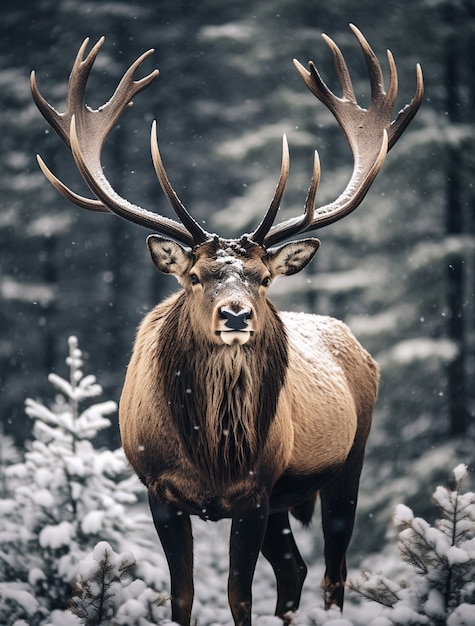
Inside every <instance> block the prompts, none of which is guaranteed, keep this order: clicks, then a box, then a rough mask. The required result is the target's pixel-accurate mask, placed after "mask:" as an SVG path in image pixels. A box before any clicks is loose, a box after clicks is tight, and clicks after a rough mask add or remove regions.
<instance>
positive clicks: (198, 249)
mask: <svg viewBox="0 0 475 626" xmlns="http://www.w3.org/2000/svg"><path fill="white" fill-rule="evenodd" d="M351 29H352V30H353V32H354V34H355V36H356V38H357V40H358V42H359V44H360V46H361V48H362V51H363V54H364V56H365V59H366V63H367V66H368V70H369V78H370V82H371V104H370V106H369V108H368V109H363V108H361V107H360V106H359V105H358V103H357V101H356V97H355V94H354V90H353V87H352V83H351V79H350V76H349V73H348V69H347V66H346V64H345V60H344V58H343V55H342V53H341V51H340V50H339V48H338V47H337V46H336V44H335V43H334V42H333V41H332V40H331V39H330V38H329V37H327V36H326V35H323V38H324V40H325V41H326V43H327V44H328V46H329V48H330V50H331V52H332V55H333V58H334V64H335V68H336V72H337V75H338V77H339V81H340V84H341V87H342V97H338V96H336V95H335V94H333V93H332V92H331V91H330V90H329V88H328V87H327V86H326V84H325V83H324V82H323V80H322V78H321V77H320V74H319V73H318V71H317V69H316V67H315V65H314V64H313V62H310V63H309V70H307V69H305V68H304V67H303V66H302V65H301V64H300V63H299V62H298V61H294V63H295V65H296V68H297V70H298V72H299V73H300V75H301V76H302V78H303V80H304V82H305V84H306V85H307V87H308V88H309V89H310V91H311V92H312V93H313V94H314V95H315V96H316V97H317V98H318V99H319V100H320V101H321V102H322V103H323V104H325V105H326V106H327V107H328V108H329V109H330V111H331V112H332V113H333V115H334V116H335V118H336V119H337V121H338V122H339V124H340V126H341V128H342V130H343V131H344V133H345V135H346V137H347V139H348V142H349V145H350V148H351V150H352V153H353V157H354V168H353V174H352V176H351V179H350V181H349V183H348V185H347V187H346V189H345V190H344V191H343V192H342V193H341V195H340V196H339V197H338V198H337V199H336V200H335V201H333V202H331V203H330V204H327V205H325V206H322V207H320V208H318V209H315V197H316V192H317V187H318V183H319V178H320V168H319V159H318V154H317V153H316V152H315V160H314V168H313V176H312V180H311V183H310V187H309V190H308V195H307V200H306V202H305V207H304V212H303V214H301V215H299V216H297V217H294V218H291V219H288V220H286V221H284V222H281V223H277V224H274V220H275V217H276V214H277V211H278V209H279V206H280V203H281V200H282V196H283V193H284V188H285V184H286V181H287V177H288V172H289V153H288V147H287V140H286V138H285V136H284V141H283V153H282V166H281V173H280V178H279V181H278V184H277V188H276V190H275V193H274V197H273V200H272V202H271V204H270V207H269V209H268V211H267V213H266V215H265V217H264V218H263V220H262V222H261V223H260V225H259V226H258V227H257V228H256V230H254V232H252V233H250V234H247V235H243V236H242V237H240V238H238V239H223V238H221V237H218V236H216V235H214V234H212V233H209V232H207V231H206V230H204V229H203V228H202V227H201V225H200V224H198V222H197V221H196V220H195V219H194V218H193V217H192V216H191V215H190V213H188V211H187V210H186V208H185V207H184V206H183V204H182V203H181V201H180V200H179V198H178V196H177V194H176V193H175V191H174V190H173V187H172V185H171V183H170V181H169V179H168V177H167V174H166V172H165V169H164V166H163V162H162V159H161V156H160V152H159V148H158V142H157V134H156V124H155V122H154V123H153V125H152V133H151V150H152V159H153V164H154V167H155V171H156V174H157V177H158V180H159V182H160V185H161V187H162V189H163V191H164V193H165V195H166V196H167V198H168V200H169V201H170V203H171V206H172V207H173V209H174V211H175V213H176V215H177V217H178V219H179V220H180V221H179V222H177V221H175V220H172V219H169V218H166V217H163V216H160V215H157V214H156V213H153V212H150V211H148V210H146V209H143V208H141V207H138V206H135V205H133V204H131V203H130V202H128V201H127V200H126V199H124V198H122V197H121V196H119V195H118V194H117V193H116V192H115V191H114V189H113V188H112V187H111V185H110V184H109V182H108V181H107V179H106V178H105V176H104V173H103V170H102V166H101V151H102V146H103V144H104V141H105V139H106V138H107V135H108V134H109V132H110V130H111V129H112V127H113V126H114V124H115V123H116V121H117V119H118V118H119V116H120V114H121V113H122V112H123V110H124V109H125V108H126V107H127V105H128V104H129V103H130V102H131V100H132V98H133V97H134V96H135V95H136V94H137V93H138V92H140V91H141V90H142V89H144V88H145V87H147V86H148V85H149V84H150V83H151V82H152V81H153V80H154V79H155V78H156V77H157V75H158V70H154V71H153V72H151V73H150V74H149V75H147V76H145V77H144V78H142V79H140V80H134V78H133V76H134V74H135V72H136V70H137V68H138V67H139V66H140V64H141V63H142V62H143V61H144V59H145V58H147V57H148V56H149V55H150V54H151V53H152V52H153V50H149V51H148V52H145V53H144V54H142V55H141V56H140V57H139V58H138V59H137V60H136V61H135V62H134V63H133V64H132V65H131V67H130V68H129V69H128V70H127V72H126V73H125V75H124V76H123V78H122V80H121V81H120V83H119V85H118V87H117V89H116V91H115V93H114V94H113V96H112V98H111V99H110V100H109V102H107V103H106V104H105V105H104V106H102V107H100V109H98V110H92V109H90V108H89V107H88V106H87V105H86V104H85V101H84V92H85V87H86V82H87V78H88V75H89V72H90V70H91V68H92V65H93V63H94V60H95V58H96V56H97V54H98V52H99V50H100V48H101V46H102V44H103V42H104V38H101V39H100V41H98V43H97V44H96V45H95V46H94V47H93V48H92V50H91V52H90V53H89V54H88V56H87V57H86V58H84V53H85V50H86V47H87V45H88V39H86V40H85V41H84V42H83V44H82V46H81V48H80V50H79V52H78V55H77V58H76V61H75V63H74V66H73V69H72V72H71V75H70V79H69V89H68V96H67V105H66V111H65V112H64V113H58V112H57V111H55V109H53V107H51V106H50V105H49V104H48V103H47V102H46V100H45V99H44V98H43V97H42V96H41V94H40V93H39V91H38V88H37V85H36V80H35V74H34V72H32V75H31V88H32V92H33V97H34V100H35V102H36V104H37V106H38V108H39V109H40V111H41V113H42V114H43V115H44V117H45V118H46V119H47V121H48V122H49V123H50V124H51V125H52V126H53V128H54V129H55V130H56V132H57V133H58V134H59V136H60V137H61V138H62V139H63V141H64V142H65V143H66V144H67V145H68V147H69V148H70V149H71V152H72V154H73V157H74V160H75V162H76V165H77V167H78V169H79V171H80V173H81V175H82V176H83V178H84V180H85V181H86V183H87V185H88V186H89V188H90V189H91V191H92V193H93V194H94V195H95V199H89V198H85V197H83V196H79V195H78V194H76V193H75V192H73V191H71V190H70V189H69V188H68V187H66V186H65V185H64V184H63V183H62V182H61V181H59V180H58V179H57V178H56V177H55V176H54V174H52V172H51V171H50V170H49V169H48V168H47V166H46V165H45V163H44V162H43V161H42V159H41V157H39V156H38V162H39V165H40V167H41V169H42V171H43V172H44V174H45V175H46V177H47V178H48V179H49V180H50V182H51V183H52V184H53V185H54V186H55V187H56V188H57V189H58V191H59V192H60V193H62V194H63V196H65V197H66V198H67V199H68V200H69V201H71V202H73V203H74V204H76V205H78V206H80V207H82V208H84V209H88V210H93V211H100V212H106V213H113V214H116V215H119V216H120V217H123V218H125V219H127V220H129V221H131V222H135V223H137V224H140V225H141V226H145V227H147V228H149V229H151V230H153V231H156V232H158V233H160V234H161V236H159V235H151V236H149V238H148V246H149V249H150V252H151V255H152V259H153V262H154V263H155V265H156V267H157V268H158V269H159V270H161V271H162V272H165V273H167V274H173V275H174V276H175V277H176V278H177V279H178V281H179V282H180V283H181V285H182V286H183V288H184V289H185V292H186V293H187V294H188V295H189V297H190V298H192V300H193V303H192V309H193V308H194V309H195V311H196V320H197V327H199V328H200V330H199V331H198V332H202V335H203V338H207V340H208V341H212V342H214V343H222V344H223V343H224V344H235V343H237V344H245V343H247V342H248V341H252V340H253V339H254V337H255V336H256V335H257V334H258V333H259V331H260V321H259V320H260V310H261V308H262V306H263V305H264V303H265V302H266V295H265V294H266V290H267V288H268V287H269V285H270V284H271V282H272V281H273V280H274V279H275V278H276V277H278V276H280V275H290V274H294V273H296V272H299V271H300V270H301V269H303V268H304V267H305V266H306V265H307V263H308V262H309V261H310V260H311V259H312V258H313V256H314V254H315V252H316V251H317V249H318V247H319V241H318V240H317V239H313V238H310V239H300V240H297V241H293V242H290V243H287V244H283V245H280V246H279V245H278V246H276V244H279V243H281V242H283V241H284V240H286V239H290V238H292V237H296V236H298V235H301V234H303V233H306V232H309V231H313V230H316V229H319V228H322V227H323V226H326V225H328V224H331V223H333V222H336V221H337V220H339V219H341V218H343V217H344V216H346V215H348V214H349V213H351V212H352V211H353V210H354V209H355V208H356V207H357V206H358V205H359V204H360V203H361V201H362V200H363V198H364V196H365V195H366V193H367V191H368V190H369V188H370V186H371V184H372V182H373V180H374V179H375V177H376V175H377V173H378V172H379V170H380V169H381V167H382V165H383V163H384V160H385V158H386V154H387V152H388V150H389V149H390V148H391V147H392V146H393V145H394V143H395V142H396V141H397V139H398V138H399V137H400V135H401V134H402V132H403V131H404V129H405V128H406V126H407V125H408V124H409V122H410V121H411V120H412V118H413V117H414V115H415V114H416V112H417V110H418V108H419V106H420V103H421V100H422V95H423V86H422V72H421V69H420V67H419V66H417V88H416V94H415V96H414V98H413V99H412V101H411V102H410V104H408V105H407V106H406V107H405V108H404V109H403V110H402V111H400V112H399V114H398V115H397V117H396V119H395V120H394V121H391V118H392V110H393V106H394V103H395V99H396V95H397V73H396V67H395V64H394V60H393V57H392V55H391V53H390V52H389V51H388V62H389V71H390V81H389V87H388V90H387V92H386V91H385V89H384V80H383V75H382V71H381V67H380V65H379V62H378V60H377V58H376V56H375V54H374V52H373V51H372V49H371V48H370V46H369V45H368V43H367V41H366V40H365V38H364V37H363V35H362V34H361V33H360V31H359V30H358V29H357V28H356V27H354V26H352V25H351ZM204 312H205V313H206V314H205V315H203V313H204Z"/></svg>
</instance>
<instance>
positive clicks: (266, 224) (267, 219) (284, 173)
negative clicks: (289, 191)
mask: <svg viewBox="0 0 475 626" xmlns="http://www.w3.org/2000/svg"><path fill="white" fill-rule="evenodd" d="M289 169H290V157H289V144H288V142H287V135H285V134H284V136H283V137H282V165H281V168H280V176H279V181H278V183H277V187H276V188H275V192H274V197H273V198H272V202H271V204H270V206H269V208H268V210H267V213H266V214H265V216H264V219H263V220H262V222H261V223H260V224H259V226H258V227H257V228H256V230H255V231H254V232H253V233H251V234H250V235H249V238H250V239H252V241H255V242H256V243H258V244H259V245H262V244H263V242H264V239H265V236H266V235H267V233H268V232H269V229H270V228H271V226H272V224H273V223H274V220H275V216H276V215H277V212H278V210H279V208H280V204H281V202H282V197H283V195H284V190H285V185H286V183H287V179H288V177H289Z"/></svg>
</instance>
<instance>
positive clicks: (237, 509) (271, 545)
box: [32, 27, 422, 626]
mask: <svg viewBox="0 0 475 626" xmlns="http://www.w3.org/2000/svg"><path fill="white" fill-rule="evenodd" d="M352 29H353V31H354V33H355V35H356V37H357V39H358V41H359V43H360V45H361V48H362V50H363V53H364V55H365V58H366V61H367V65H368V69H369V76H370V81H371V89H372V99H371V104H370V106H369V108H368V110H365V109H362V108H360V107H359V106H358V104H357V102H356V99H355V95H354V92H353V88H352V85H351V79H350V77H349V74H348V70H347V68H346V65H345V61H344V59H343V56H342V54H341V52H340V50H339V49H338V47H337V46H336V45H335V44H334V42H333V41H332V40H331V39H329V38H328V37H326V36H324V38H325V41H326V42H327V44H328V45H329V47H330V49H331V52H332V54H333V57H334V60H335V68H336V71H337V74H338V77H339V80H340V83H341V86H342V91H343V95H342V98H339V97H337V96H335V95H334V94H333V93H332V92H331V91H330V90H329V89H328V88H327V86H326V85H325V83H324V82H323V81H322V79H321V77H320V75H319V74H318V71H317V70H316V68H315V66H314V65H313V63H311V62H310V63H309V70H310V71H307V70H306V69H305V68H304V67H303V66H301V65H300V64H299V63H298V62H296V66H297V69H298V71H299V72H300V74H301V76H302V78H303V80H304V81H305V83H306V84H307V86H308V88H309V89H310V90H311V91H312V92H313V93H314V95H315V96H316V97H317V98H318V99H319V100H321V101H322V102H323V103H324V104H325V105H326V106H327V107H328V108H329V109H330V110H331V111H332V113H333V114H334V115H335V117H336V118H337V120H338V122H339V124H340V126H341V127H342V129H343V131H344V132H345V134H346V136H347V139H348V141H349V144H350V147H351V149H352V152H353V155H354V161H355V165H354V171H353V175H352V177H351V180H350V182H349V183H348V185H347V188H346V189H345V190H344V191H343V193H342V194H341V195H340V196H339V197H338V198H337V199H336V200H335V201H334V202H332V203H331V204H328V205H326V206H323V207H320V208H318V209H315V195H316V190H317V186H318V181H319V165H318V158H317V156H315V164H314V172H313V177H312V181H311V183H310V188H309V192H308V197H307V201H306V204H305V210H304V213H303V214H302V215H300V216H298V217H295V218H292V219H289V220H287V221H285V222H281V223H277V224H275V225H274V224H273V222H274V219H275V216H276V213H277V211H278V209H279V205H280V202H281V198H282V195H283V191H284V187H285V183H286V180H287V175H288V166H289V158H288V150H287V143H286V140H285V138H284V148H283V158H282V169H281V174H280V179H279V182H278V185H277V188H276V191H275V195H274V198H273V200H272V203H271V205H270V208H269V210H268V211H267V213H266V215H265V217H264V219H263V221H262V222H261V224H260V225H259V226H258V227H257V228H256V230H255V231H254V232H252V233H250V234H247V235H243V236H241V237H239V238H236V239H224V238H221V237H219V236H217V235H213V234H211V233H208V232H207V231H205V230H204V229H203V228H202V227H201V226H200V225H199V224H198V223H197V222H196V221H195V220H194V219H193V217H191V215H190V214H189V213H188V211H187V210H186V209H185V207H184V206H183V205H182V204H181V202H180V200H179V199H178V197H177V195H176V193H175V192H174V190H173V188H172V186H171V184H170V182H169V180H168V177H167V175H166V173H165V170H164V167H163V164H162V160H161V157H160V153H159V150H158V144H157V140H156V131H155V124H154V125H153V128H152V139H151V143H152V158H153V162H154V166H155V170H156V173H157V176H158V179H159V182H160V184H161V186H162V188H163V190H164V192H165V194H166V196H167V197H168V199H169V201H170V203H171V205H172V207H173V208H174V210H175V212H176V214H177V216H178V218H179V220H180V222H178V221H175V220H171V219H168V218H165V217H162V216H160V215H157V214H156V213H152V212H150V211H147V210H145V209H143V208H141V207H137V206H135V205H132V204H131V203H129V202H128V201H127V200H125V199H124V198H122V197H120V196H119V195H118V194H117V193H116V192H115V191H114V190H113V189H112V187H111V186H110V185H109V183H108V182H107V180H106V179H105V178H104V175H103V172H102V167H101V158H100V155H101V150H102V145H103V143H104V140H105V138H106V137H107V135H108V133H109V131H110V129H111V128H112V127H113V125H114V124H115V122H116V120H117V119H118V117H119V115H120V114H121V112H122V111H123V109H124V108H125V107H126V106H127V105H128V104H129V102H130V101H131V99H132V98H133V96H134V95H135V94H136V93H138V92H139V91H140V90H141V89H143V88H144V87H146V86H147V85H148V84H150V83H151V82H152V80H153V79H154V78H155V77H156V75H157V74H158V72H157V71H154V72H152V73H151V74H149V75H148V76H146V77H144V78H142V79H140V80H138V81H135V80H133V75H134V73H135V71H136V69H137V68H138V66H139V65H140V64H141V63H142V61H143V60H144V58H145V57H146V56H148V54H150V52H152V51H149V52H147V53H145V54H144V55H142V56H141V57H140V58H139V59H137V61H136V62H135V63H134V64H133V65H132V66H131V67H130V68H129V70H128V71H127V72H126V74H125V75H124V78H123V79H122V81H121V82H120V84H119V86H118V88H117V90H116V92H115V94H114V95H113V97H112V98H111V100H110V101H109V102H108V103H107V104H106V105H104V107H101V109H99V110H98V111H93V110H91V109H90V108H89V107H87V106H86V105H85V103H84V90H85V85H86V81H87V77H88V75H89V72H90V69H91V67H92V65H93V62H94V59H95V58H96V56H97V54H98V52H99V49H100V47H101V45H102V42H103V40H100V41H99V42H98V43H97V44H96V46H95V47H94V48H93V49H92V51H91V52H90V53H89V55H88V56H87V57H86V58H85V59H84V52H85V49H86V46H87V43H88V40H86V41H85V42H84V43H83V45H82V47H81V49H80V51H79V53H78V56H77V59H76V62H75V64H74V67H73V70H72V72H71V77H70V83H69V91H68V100H67V107H66V111H65V113H63V114H59V113H57V112H56V111H55V110H54V109H53V108H52V107H51V106H50V105H49V104H48V103H47V102H46V101H45V100H44V98H43V97H42V96H41V95H40V93H39V91H38V88H37V86H36V81H35V78H34V74H32V90H33V96H34V99H35V101H36V103H37V105H38V107H39V108H40V110H41V112H42V113H43V115H44V116H45V117H46V119H47V120H48V121H49V122H50V123H51V125H52V126H53V127H54V128H55V130H56V131H57V132H58V134H59V135H60V136H61V138H62V139H63V140H64V141H65V142H66V144H67V145H68V146H69V147H70V149H71V151H72V153H73V156H74V159H75V161H76V164H77V166H78V169H79V170H80V172H81V174H82V176H83V177H84V179H85V181H86V182H87V184H88V185H89V187H90V189H91V190H92V192H93V194H94V195H95V199H89V198H85V197H83V196H79V195H77V194H76V193H74V192H73V191H71V190H70V189H69V188H67V187H66V186H65V185H64V184H63V183H61V182H60V181H59V180H58V179H57V178H56V177H55V176H54V175H53V174H52V173H51V172H50V171H49V170H48V168H47V167H46V165H45V164H44V163H43V161H42V160H41V159H39V162H40V166H41V167H42V169H43V171H44V173H45V174H46V176H47V177H48V178H49V180H50V181H51V182H52V183H53V184H54V185H55V187H56V188H57V189H58V190H59V191H60V192H61V193H62V194H63V195H64V196H65V197H66V198H68V199H69V200H70V201H72V202H74V203H75V204H77V205H79V206H81V207H82V208H86V209H90V210H94V211H102V212H108V213H114V214H117V215H119V216H121V217H124V218H126V219H128V220H130V221H132V222H135V223H138V224H140V225H142V226H146V227H147V228H149V229H151V230H153V231H155V232H158V233H160V235H156V234H153V235H150V236H149V238H148V240H147V242H148V246H149V249H150V252H151V256H152V259H153V262H154V264H155V265H156V267H157V268H158V269H159V270H160V271H162V272H164V273H166V274H172V275H174V276H175V277H176V278H177V279H178V281H179V283H180V285H181V290H180V291H179V292H178V293H177V294H175V295H173V296H172V297H170V298H168V299H167V300H165V301H164V302H162V303H161V304H159V305H158V306H157V307H156V308H154V309H153V310H152V311H151V312H150V313H149V314H148V315H147V316H146V318H145V319H144V321H143V322H142V324H141V326H140V328H139V331H138V334H137V339H136V343H135V347H134V352H133V356H132V359H131V362H130V365H129V367H128V371H127V376H126V380H125V384H124V388H123V392H122V396H121V401H120V429H121V436H122V443H123V447H124V450H125V453H126V455H127V458H128V460H129V461H130V463H131V465H132V466H133V468H134V469H135V471H136V473H137V475H138V476H139V478H140V479H141V480H142V482H143V483H144V484H145V486H146V487H147V490H148V494H149V502H150V508H151V512H152V516H153V521H154V524H155V527H156V530H157V533H158V535H159V537H160V540H161V543H162V546H163V549H164V552H165V555H166V558H167V560H168V564H169V567H170V576H171V596H172V600H171V604H172V619H173V620H174V621H175V622H177V623H179V624H181V625H182V626H187V625H189V624H190V619H191V609H192V603H193V545H192V544H193V540H192V533H191V523H190V515H197V516H199V517H201V518H203V519H206V520H219V519H222V518H231V520H232V524H231V536H230V562H229V579H228V595H229V603H230V607H231V612H232V615H233V618H234V621H235V624H238V625H241V626H245V625H249V624H250V623H251V598H252V594H251V585H252V579H253V575H254V569H255V565H256V561H257V558H258V555H259V552H262V554H263V555H264V556H265V557H266V559H268V561H269V562H270V563H271V565H272V567H273V569H274V572H275V575H276V580H277V596H278V598H277V606H276V615H278V616H280V617H281V618H282V619H283V620H284V621H285V619H286V617H285V616H286V614H288V613H289V612H291V611H295V610H296V609H297V608H298V605H299V600H300V595H301V590H302V585H303V582H304V579H305V574H306V566H305V564H304V562H303V560H302V557H301V556H300V554H299V551H298V548H297V546H296V543H295V541H294V538H293V535H292V531H291V528H290V524H289V513H292V515H293V516H294V517H295V518H297V519H298V520H300V521H301V522H303V524H308V523H309V522H310V520H311V517H312V514H313V511H314V507H315V502H316V499H317V495H318V494H319V496H320V500H321V508H322V524H323V533H324V540H325V549H324V556H325V563H326V571H325V576H324V580H323V590H324V595H325V606H326V607H330V606H331V605H333V604H336V605H337V606H339V607H342V606H343V595H344V583H345V578H346V563H345V554H346V550H347V547H348V544H349V542H350V538H351V534H352V530H353V524H354V517H355V509H356V501H357V494H358V485H359V478H360V473H361V469H362V464H363V456H364V449H365V444H366V440H367V437H368V433H369V430H370V424H371V417H372V413H373V408H374V404H375V401H376V395H377V387H378V368H377V366H376V364H375V362H374V361H373V359H372V358H371V357H370V356H369V354H368V353H367V352H366V351H365V350H364V349H363V348H362V347H361V346H360V345H359V343H358V342H357V341H356V339H355V338H354V337H353V336H352V334H351V332H350V331H349V329H348V328H347V327H346V326H345V325H344V324H343V323H341V322H339V321H337V320H335V319H333V318H330V317H324V316H318V315H310V314H303V313H282V312H278V311H277V310H276V308H275V307H274V306H273V304H272V303H271V302H270V300H269V299H268V298H267V290H268V288H269V286H270V284H271V283H272V282H273V281H274V280H275V279H276V278H278V277H279V276H289V275H292V274H295V273H296V272H299V271H300V270H302V269H303V268H304V267H305V266H306V265H307V263H309V261H310V260H311V259H312V258H313V256H314V254H315V253H316V251H317V249H318V247H319V241H318V240H317V239H314V238H303V239H302V238H301V239H297V240H294V241H291V242H290V243H286V244H283V243H282V242H283V241H284V240H286V239H291V238H294V237H296V236H298V235H301V234H303V233H305V232H308V231H312V230H315V229H318V228H321V227H322V226H325V225H327V224H330V223H332V222H335V221H337V220H338V219H341V218H342V217H344V216H345V215H347V214H348V213H350V212H351V211H353V210H354V209H355V208H356V207H357V206H358V205H359V204H360V202H361V201H362V199H363V197H364V196H365V194H366V192H367V191H368V189H369V187H370V185H371V184H372V182H373V180H374V178H375V176H376V174H377V173H378V171H379V170H380V168H381V166H382V164H383V162H384V159H385V157H386V154H387V152H388V150H389V149H390V148H391V147H392V145H394V143H395V142H396V141H397V139H398V138H399V136H400V135H401V133H402V132H403V130H404V129H405V128H406V126H407V125H408V124H409V122H410V121H411V119H412V118H413V117H414V115H415V114H416V112H417V109H418V107H419V105H420V102H421V100H422V75H421V71H420V68H419V67H418V69H417V90H416V95H415V96H414V98H413V100H412V101H411V103H410V104H409V105H407V106H406V107H405V108H404V109H403V110H402V111H401V112H400V113H399V114H398V116H397V118H396V120H395V121H393V122H392V121H391V117H392V109H393V106H394V101H395V98H396V94H397V76H396V69H395V65H394V61H393V59H392V56H391V54H390V53H389V52H388V60H389V68H390V83H389V88H388V91H387V92H385V91H384V82H383V77H382V72H381V69H380V66H379V63H378V61H377V59H376V57H375V55H374V53H373V51H372V50H371V48H370V47H369V45H368V44H367V42H366V40H365V39H364V37H363V36H362V35H361V33H360V32H359V31H358V30H357V29H356V28H355V27H352ZM276 244H280V245H276Z"/></svg>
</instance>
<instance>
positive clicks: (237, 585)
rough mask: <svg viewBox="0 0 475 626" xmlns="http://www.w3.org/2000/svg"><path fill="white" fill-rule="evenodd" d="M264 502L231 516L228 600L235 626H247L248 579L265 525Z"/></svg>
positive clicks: (251, 572) (249, 599)
mask: <svg viewBox="0 0 475 626" xmlns="http://www.w3.org/2000/svg"><path fill="white" fill-rule="evenodd" d="M268 511H269V503H268V501H263V502H261V504H260V505H257V506H254V507H253V508H252V509H248V510H246V511H245V512H243V513H241V514H240V515H239V514H238V515H237V516H235V517H233V520H232V524H231V537H230V540H229V579H228V598H229V606H230V608H231V613H232V615H233V618H234V623H235V625H236V626H251V607H252V579H253V577H254V571H255V569H256V563H257V557H258V556H259V552H260V550H261V546H262V542H263V540H264V535H265V532H266V526H267V517H268Z"/></svg>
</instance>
